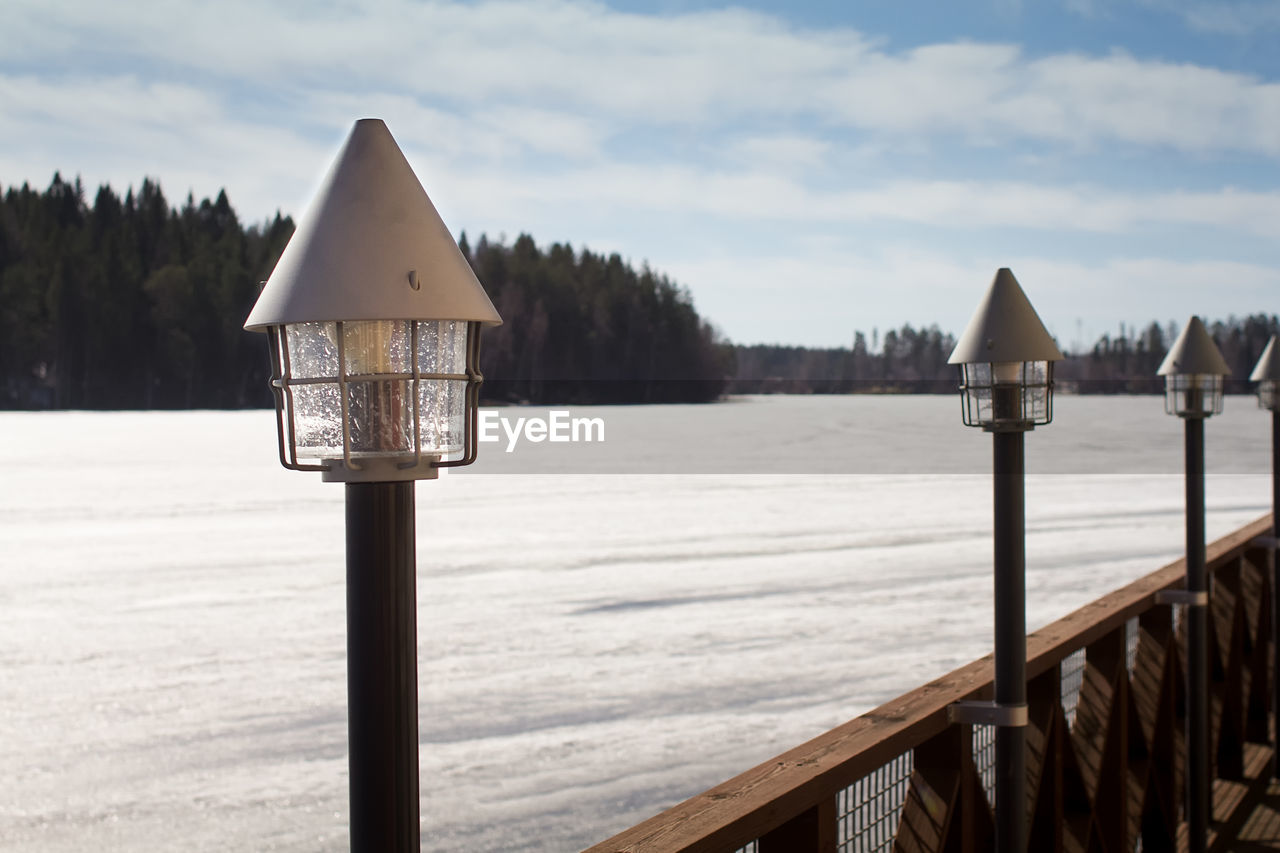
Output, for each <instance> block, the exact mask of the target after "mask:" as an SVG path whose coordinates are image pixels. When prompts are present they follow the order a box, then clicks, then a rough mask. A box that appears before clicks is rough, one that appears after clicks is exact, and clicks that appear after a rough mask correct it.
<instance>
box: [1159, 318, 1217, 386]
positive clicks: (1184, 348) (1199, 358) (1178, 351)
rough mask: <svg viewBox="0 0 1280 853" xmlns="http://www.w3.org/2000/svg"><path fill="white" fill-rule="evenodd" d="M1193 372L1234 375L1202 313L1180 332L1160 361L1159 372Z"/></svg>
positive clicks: (1186, 373)
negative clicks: (1206, 325)
mask: <svg viewBox="0 0 1280 853" xmlns="http://www.w3.org/2000/svg"><path fill="white" fill-rule="evenodd" d="M1174 373H1176V374H1181V375H1184V376H1190V375H1194V374H1209V375H1212V376H1230V375H1231V368H1230V367H1228V366H1227V360H1226V359H1225V358H1223V357H1222V353H1221V352H1220V351H1219V350H1218V345H1217V344H1215V343H1214V342H1213V338H1212V337H1211V336H1210V335H1209V330H1208V329H1206V328H1205V327H1204V323H1203V322H1201V320H1200V318H1199V317H1196V316H1192V318H1191V320H1190V321H1189V322H1188V323H1187V327H1186V328H1185V329H1183V330H1182V334H1180V335H1178V339H1177V340H1176V341H1174V342H1173V346H1171V347H1170V348H1169V353H1168V354H1167V355H1166V356H1165V357H1164V361H1162V362H1160V369H1159V370H1157V371H1156V376H1168V375H1170V374H1174Z"/></svg>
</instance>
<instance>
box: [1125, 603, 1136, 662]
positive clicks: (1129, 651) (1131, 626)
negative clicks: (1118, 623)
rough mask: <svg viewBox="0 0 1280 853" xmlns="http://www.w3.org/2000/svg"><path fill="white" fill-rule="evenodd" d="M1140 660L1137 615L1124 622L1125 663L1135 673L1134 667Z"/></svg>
mask: <svg viewBox="0 0 1280 853" xmlns="http://www.w3.org/2000/svg"><path fill="white" fill-rule="evenodd" d="M1137 662H1138V617H1137V616H1135V617H1133V618H1132V619H1130V620H1129V621H1128V622H1126V623H1124V665H1125V667H1126V668H1127V669H1128V670H1129V674H1130V675H1132V674H1133V667H1134V665H1135V664H1137Z"/></svg>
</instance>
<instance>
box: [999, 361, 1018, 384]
mask: <svg viewBox="0 0 1280 853" xmlns="http://www.w3.org/2000/svg"><path fill="white" fill-rule="evenodd" d="M991 373H992V375H993V376H994V377H995V380H996V384H997V385H1014V384H1018V383H1021V382H1022V362H1020V361H997V362H993V363H992V365H991Z"/></svg>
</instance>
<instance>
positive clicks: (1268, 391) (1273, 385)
mask: <svg viewBox="0 0 1280 853" xmlns="http://www.w3.org/2000/svg"><path fill="white" fill-rule="evenodd" d="M1276 341H1277V336H1276V335H1272V336H1271V340H1269V341H1267V346H1266V348H1265V349H1264V350H1263V351H1262V355H1261V356H1260V357H1259V358H1258V363H1257V364H1256V365H1255V366H1254V368H1253V373H1251V374H1249V379H1250V381H1252V382H1257V383H1258V408H1261V409H1270V410H1271V541H1270V542H1269V543H1268V550H1269V551H1270V552H1271V647H1272V648H1273V649H1280V574H1278V573H1277V571H1276V569H1277V566H1276V547H1277V544H1278V542H1277V540H1278V538H1280V345H1277V343H1276ZM1274 658H1275V660H1274V661H1273V662H1272V663H1273V669H1272V672H1271V709H1272V713H1274V714H1276V715H1277V718H1278V719H1280V654H1276V655H1274ZM1272 775H1273V776H1274V777H1275V778H1277V779H1280V755H1278V756H1277V758H1276V761H1274V762H1273V764H1272Z"/></svg>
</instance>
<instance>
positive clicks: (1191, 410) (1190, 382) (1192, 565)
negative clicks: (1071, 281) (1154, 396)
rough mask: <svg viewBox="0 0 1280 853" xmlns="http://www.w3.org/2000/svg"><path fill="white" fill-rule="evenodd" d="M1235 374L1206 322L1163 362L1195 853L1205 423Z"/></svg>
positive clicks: (1204, 789) (1204, 668)
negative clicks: (1179, 504) (1182, 567)
mask: <svg viewBox="0 0 1280 853" xmlns="http://www.w3.org/2000/svg"><path fill="white" fill-rule="evenodd" d="M1230 373H1231V370H1230V368H1228V367H1227V362H1226V360H1225V359H1224V358H1223V357H1222V353H1221V352H1219V351H1218V347H1217V345H1216V344H1214V342H1213V338H1211V337H1209V332H1208V330H1207V329H1205V327H1204V323H1202V322H1201V321H1200V318H1199V317H1192V318H1191V320H1190V322H1188V323H1187V327H1186V328H1185V329H1183V330H1182V334H1180V335H1178V339H1177V340H1176V341H1174V342H1173V346H1172V347H1171V348H1170V349H1169V353H1168V354H1167V355H1166V356H1165V358H1164V361H1163V362H1161V364H1160V368H1159V370H1157V371H1156V375H1157V376H1163V377H1164V378H1165V398H1164V408H1165V412H1167V413H1168V414H1171V415H1177V416H1178V417H1180V418H1182V419H1183V422H1184V423H1185V425H1186V493H1187V500H1186V503H1187V523H1186V528H1187V559H1186V562H1187V577H1186V589H1185V590H1184V591H1183V594H1182V596H1181V597H1173V598H1170V597H1166V600H1168V601H1171V602H1174V603H1181V604H1185V605H1186V607H1187V611H1186V613H1187V616H1186V619H1187V762H1186V768H1187V806H1186V810H1187V829H1188V830H1189V831H1188V850H1189V851H1190V853H1203V851H1204V850H1205V845H1206V844H1207V843H1208V832H1209V815H1210V811H1209V635H1208V614H1209V583H1208V580H1209V579H1208V575H1207V573H1206V571H1205V551H1204V420H1205V418H1207V417H1209V416H1211V415H1215V414H1217V413H1219V412H1221V411H1222V394H1223V385H1224V384H1225V379H1226V377H1227V376H1228V375H1229V374H1230Z"/></svg>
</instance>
